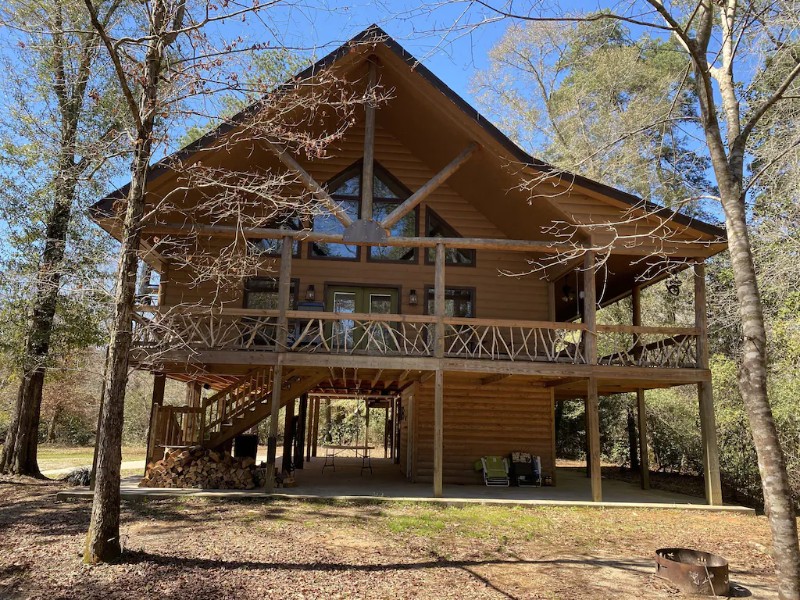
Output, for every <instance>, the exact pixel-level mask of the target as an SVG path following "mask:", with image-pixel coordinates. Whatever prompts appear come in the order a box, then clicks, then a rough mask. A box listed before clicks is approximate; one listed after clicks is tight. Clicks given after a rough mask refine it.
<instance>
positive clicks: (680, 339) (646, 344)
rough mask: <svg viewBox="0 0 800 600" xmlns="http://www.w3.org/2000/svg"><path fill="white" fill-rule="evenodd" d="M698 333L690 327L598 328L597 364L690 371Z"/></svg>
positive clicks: (616, 326)
mask: <svg viewBox="0 0 800 600" xmlns="http://www.w3.org/2000/svg"><path fill="white" fill-rule="evenodd" d="M698 335H699V333H698V330H697V329H695V328H693V327H641V326H631V325H598V326H597V347H598V355H599V358H598V361H597V362H598V364H601V365H612V366H628V367H660V368H672V369H687V368H688V369H694V368H697V367H698V364H697V338H698Z"/></svg>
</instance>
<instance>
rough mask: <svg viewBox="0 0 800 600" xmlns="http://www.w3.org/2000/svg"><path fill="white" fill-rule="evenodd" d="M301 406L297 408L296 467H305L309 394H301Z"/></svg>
mask: <svg viewBox="0 0 800 600" xmlns="http://www.w3.org/2000/svg"><path fill="white" fill-rule="evenodd" d="M299 404H300V406H299V408H298V410H297V429H295V438H294V468H295V469H302V468H303V463H304V460H303V447H304V446H305V442H306V421H307V420H308V395H307V394H303V395H302V396H300V400H299Z"/></svg>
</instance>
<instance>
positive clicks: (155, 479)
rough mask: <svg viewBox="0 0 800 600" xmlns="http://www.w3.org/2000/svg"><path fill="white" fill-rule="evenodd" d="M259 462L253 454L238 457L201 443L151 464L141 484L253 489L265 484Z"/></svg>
mask: <svg viewBox="0 0 800 600" xmlns="http://www.w3.org/2000/svg"><path fill="white" fill-rule="evenodd" d="M255 463H256V461H255V460H253V459H252V458H250V457H246V458H234V457H233V456H231V455H230V454H228V453H222V452H217V451H215V450H206V449H205V448H203V447H201V446H194V447H192V448H186V449H179V450H173V451H171V452H168V453H167V454H166V456H165V457H164V458H163V459H162V460H159V461H157V462H154V463H150V464H149V465H147V472H146V474H145V476H144V478H143V479H142V481H141V482H140V483H139V487H155V488H201V489H207V490H252V489H253V488H255V487H256V486H263V485H264V473H265V472H266V471H265V469H264V468H263V467H261V468H259V467H256V464H255Z"/></svg>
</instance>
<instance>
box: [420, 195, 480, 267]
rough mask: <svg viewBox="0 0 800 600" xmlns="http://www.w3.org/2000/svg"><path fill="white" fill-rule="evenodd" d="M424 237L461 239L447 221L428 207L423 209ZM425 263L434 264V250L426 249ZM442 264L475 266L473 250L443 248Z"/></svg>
mask: <svg viewBox="0 0 800 600" xmlns="http://www.w3.org/2000/svg"><path fill="white" fill-rule="evenodd" d="M425 235H426V236H427V237H445V238H448V237H449V238H453V237H462V236H461V234H459V233H458V232H457V231H456V230H455V229H453V228H452V227H451V226H450V225H449V224H448V223H447V221H445V220H444V219H442V217H440V216H439V215H437V214H436V213H435V212H433V210H431V208H430V207H428V208H426V209H425ZM425 262H426V263H427V264H433V263H434V262H436V250H435V249H434V248H428V251H427V252H426V254H425ZM444 262H445V264H446V265H461V266H469V267H474V266H475V250H463V249H459V248H445V253H444Z"/></svg>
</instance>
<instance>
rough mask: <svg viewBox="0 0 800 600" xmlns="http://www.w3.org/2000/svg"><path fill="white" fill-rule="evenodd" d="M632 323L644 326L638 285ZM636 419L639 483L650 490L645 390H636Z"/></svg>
mask: <svg viewBox="0 0 800 600" xmlns="http://www.w3.org/2000/svg"><path fill="white" fill-rule="evenodd" d="M631 312H632V313H633V314H632V322H633V325H634V326H635V327H640V326H641V325H642V294H641V288H640V287H639V286H638V285H636V286H634V287H633V291H632V292H631ZM636 418H637V421H638V423H637V425H638V427H637V429H638V430H639V483H640V485H641V486H642V489H643V490H649V489H650V454H649V452H648V450H647V407H646V405H645V397H644V389H643V388H639V389H638V390H636Z"/></svg>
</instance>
